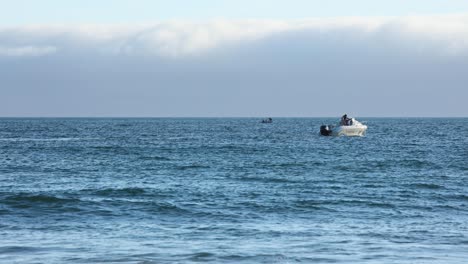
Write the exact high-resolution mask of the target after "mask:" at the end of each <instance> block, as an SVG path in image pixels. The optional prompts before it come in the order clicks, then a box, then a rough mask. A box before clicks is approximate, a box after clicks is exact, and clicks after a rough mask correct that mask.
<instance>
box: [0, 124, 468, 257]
mask: <svg viewBox="0 0 468 264" xmlns="http://www.w3.org/2000/svg"><path fill="white" fill-rule="evenodd" d="M358 120H360V121H361V120H362V121H366V124H367V125H368V126H369V129H368V131H367V134H366V136H364V137H323V136H319V128H320V125H322V124H329V123H334V122H336V121H337V118H273V123H271V124H261V123H260V119H258V118H129V119H125V118H89V119H87V118H75V119H73V118H70V119H67V118H2V119H0V263H201V262H211V263H468V118H358Z"/></svg>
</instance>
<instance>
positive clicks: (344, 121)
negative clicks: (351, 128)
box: [341, 114, 349, 126]
mask: <svg viewBox="0 0 468 264" xmlns="http://www.w3.org/2000/svg"><path fill="white" fill-rule="evenodd" d="M348 121H349V118H348V115H347V114H344V115H343V116H342V117H341V125H342V126H347V125H348Z"/></svg>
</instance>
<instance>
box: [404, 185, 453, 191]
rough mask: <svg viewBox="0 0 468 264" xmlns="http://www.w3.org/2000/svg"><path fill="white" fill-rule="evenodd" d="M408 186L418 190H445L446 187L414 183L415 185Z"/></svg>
mask: <svg viewBox="0 0 468 264" xmlns="http://www.w3.org/2000/svg"><path fill="white" fill-rule="evenodd" d="M408 186H409V187H412V188H417V189H431V190H435V189H444V188H445V187H444V186H441V185H438V184H435V183H413V184H409V185H408Z"/></svg>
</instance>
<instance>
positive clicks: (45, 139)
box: [0, 138, 97, 142]
mask: <svg viewBox="0 0 468 264" xmlns="http://www.w3.org/2000/svg"><path fill="white" fill-rule="evenodd" d="M93 139H97V138H0V141H13V142H18V141H72V140H93Z"/></svg>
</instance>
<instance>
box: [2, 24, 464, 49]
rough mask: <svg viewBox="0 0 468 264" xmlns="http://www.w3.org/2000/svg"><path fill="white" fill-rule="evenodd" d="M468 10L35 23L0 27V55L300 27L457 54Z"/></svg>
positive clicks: (214, 42) (184, 43)
mask: <svg viewBox="0 0 468 264" xmlns="http://www.w3.org/2000/svg"><path fill="white" fill-rule="evenodd" d="M466 25H468V15H451V16H433V17H431V16H419V17H418V16H415V17H395V18H392V17H380V18H379V17H374V18H372V17H370V18H363V17H344V18H328V19H324V18H322V19H304V20H289V21H287V20H284V21H282V20H238V21H228V20H214V21H209V22H187V21H169V22H161V23H153V24H140V25H76V26H51V25H42V26H41V25H34V26H20V27H8V28H0V41H1V43H6V44H8V45H2V47H1V49H0V56H2V55H3V56H10V55H13V56H15V55H16V56H17V54H20V55H31V56H37V55H48V54H50V53H54V52H55V51H57V50H62V51H64V52H66V51H74V50H77V49H78V50H79V49H83V50H88V51H90V50H91V51H95V52H100V53H103V54H106V53H107V54H115V55H118V54H126V55H129V54H148V55H150V54H152V55H159V56H170V57H179V56H185V55H196V54H201V53H204V52H209V51H210V50H212V49H217V48H224V47H232V46H235V45H239V44H244V43H249V42H254V41H261V40H262V39H265V38H268V37H271V36H275V35H280V34H287V33H291V32H297V31H301V32H302V33H303V34H309V35H312V34H314V35H317V36H319V37H321V38H326V37H327V36H329V35H332V34H340V35H343V34H345V35H346V34H348V35H353V36H354V37H355V38H359V39H361V40H363V41H375V40H379V39H382V38H386V39H387V40H390V41H391V42H392V44H394V45H397V46H402V47H403V46H405V45H406V46H407V47H409V46H414V50H426V49H427V50H428V51H430V52H433V51H436V52H440V53H446V54H458V53H462V52H466V51H467V50H468V27H467V26H466Z"/></svg>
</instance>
